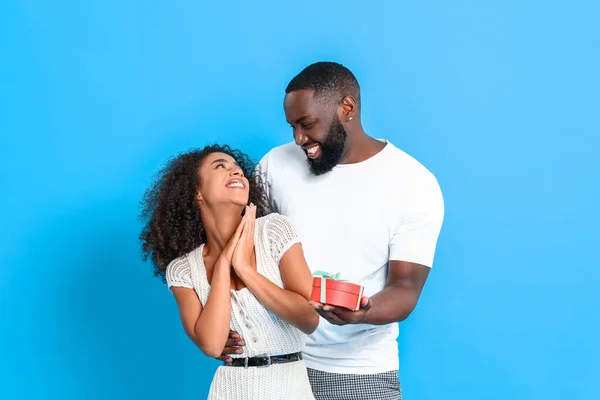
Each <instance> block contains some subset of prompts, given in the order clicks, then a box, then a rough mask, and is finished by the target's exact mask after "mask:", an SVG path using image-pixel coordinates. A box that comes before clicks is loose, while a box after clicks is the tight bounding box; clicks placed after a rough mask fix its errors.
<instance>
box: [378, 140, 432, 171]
mask: <svg viewBox="0 0 600 400" xmlns="http://www.w3.org/2000/svg"><path fill="white" fill-rule="evenodd" d="M387 146H390V147H389V149H388V155H389V157H388V158H387V160H388V162H390V163H393V164H395V165H394V166H395V167H396V168H399V169H400V171H401V172H400V173H402V174H407V175H410V176H413V177H419V178H428V179H431V178H433V179H435V176H434V174H433V172H432V171H430V170H429V168H427V167H426V166H425V165H424V164H423V163H422V162H421V161H419V160H417V158H416V157H414V156H413V155H411V154H409V153H408V152H406V151H404V150H402V149H400V148H399V147H397V146H395V145H394V144H393V143H391V142H390V141H387Z"/></svg>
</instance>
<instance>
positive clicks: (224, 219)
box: [201, 207, 243, 256]
mask: <svg viewBox="0 0 600 400" xmlns="http://www.w3.org/2000/svg"><path fill="white" fill-rule="evenodd" d="M242 210H243V207H235V208H232V207H228V208H227V209H219V210H207V211H206V212H203V213H202V214H201V218H202V223H203V224H204V232H205V233H206V245H205V248H206V253H205V254H206V255H213V254H214V255H216V256H218V255H220V254H221V252H222V251H223V249H224V248H225V246H227V243H229V240H230V239H231V237H232V236H233V234H234V232H235V230H236V229H237V227H238V226H239V224H240V222H241V221H242V215H241V214H242ZM217 216H218V217H217Z"/></svg>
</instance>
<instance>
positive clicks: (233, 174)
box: [141, 145, 319, 400]
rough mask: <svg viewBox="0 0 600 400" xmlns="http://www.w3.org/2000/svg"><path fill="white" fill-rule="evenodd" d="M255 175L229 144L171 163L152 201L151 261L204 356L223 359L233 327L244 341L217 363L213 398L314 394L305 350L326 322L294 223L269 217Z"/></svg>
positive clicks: (146, 237) (147, 230)
mask: <svg viewBox="0 0 600 400" xmlns="http://www.w3.org/2000/svg"><path fill="white" fill-rule="evenodd" d="M253 173H254V165H253V164H252V162H251V161H250V160H249V158H248V157H247V156H246V155H244V154H242V153H240V152H239V151H237V150H233V149H231V148H230V147H229V146H223V147H221V146H217V145H215V146H207V147H205V148H204V149H202V150H200V151H192V152H189V153H186V154H183V155H180V156H179V157H177V158H175V159H173V160H171V161H170V162H169V163H168V164H167V166H166V168H165V169H164V170H163V171H162V172H161V175H160V178H159V179H158V180H157V182H156V183H155V184H154V185H153V186H152V187H151V188H150V189H149V190H148V191H147V192H146V195H145V197H144V202H143V205H144V209H143V212H142V217H143V218H144V219H145V220H147V223H146V225H145V227H144V230H143V232H142V235H141V239H142V242H143V246H142V247H143V252H144V258H145V259H147V258H150V259H151V261H152V263H153V265H154V268H155V275H158V276H162V277H163V278H164V279H165V280H166V282H167V284H168V287H169V289H170V290H171V291H172V293H173V295H174V296H175V299H176V302H177V306H178V308H179V313H180V317H181V322H182V324H183V328H184V330H185V332H186V334H187V335H188V336H189V338H190V339H191V340H192V341H193V342H194V343H195V344H196V345H197V346H198V347H199V348H200V350H202V352H203V353H204V354H206V355H207V356H209V357H218V356H220V355H221V353H222V352H223V349H224V347H225V343H226V341H227V338H228V335H229V331H230V330H233V331H236V332H238V333H240V335H241V336H242V337H243V338H244V339H245V342H246V346H245V347H244V349H243V352H242V353H241V354H238V355H236V356H234V357H233V361H231V362H229V363H226V364H225V365H223V366H220V367H218V369H217V371H216V373H215V376H214V378H213V381H212V384H211V388H210V393H209V399H247V400H257V399H283V398H289V399H302V400H306V399H314V397H313V395H312V392H311V388H310V383H309V381H308V376H307V372H306V366H305V364H304V361H302V356H301V353H300V352H301V350H302V348H303V346H304V342H305V337H306V336H305V335H306V334H310V333H312V332H313V331H314V330H315V329H316V327H317V325H318V322H319V317H318V314H317V313H316V312H315V311H314V310H313V309H312V308H311V307H310V306H309V304H308V299H309V298H310V292H311V289H312V277H311V273H310V270H309V269H308V266H307V264H306V261H305V259H304V255H303V252H302V248H301V245H300V242H299V240H298V237H297V236H296V232H295V231H294V227H293V226H292V224H291V223H290V220H289V219H288V218H286V217H284V216H282V215H279V214H275V213H272V214H269V213H268V211H267V210H268V207H267V204H268V201H267V199H266V196H265V194H264V191H263V186H262V185H261V183H260V180H259V179H258V178H257V177H256V176H253ZM257 217H258V218H257ZM261 367H263V368H261Z"/></svg>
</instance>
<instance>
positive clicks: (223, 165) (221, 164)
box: [215, 163, 225, 169]
mask: <svg viewBox="0 0 600 400" xmlns="http://www.w3.org/2000/svg"><path fill="white" fill-rule="evenodd" d="M217 168H225V164H223V163H219V164H217V166H216V167H215V169H217Z"/></svg>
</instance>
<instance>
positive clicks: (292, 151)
mask: <svg viewBox="0 0 600 400" xmlns="http://www.w3.org/2000/svg"><path fill="white" fill-rule="evenodd" d="M299 155H300V156H301V155H302V149H300V147H299V146H298V145H296V143H294V142H289V143H286V144H282V145H279V146H276V147H273V148H272V149H271V150H269V152H268V153H267V154H265V156H264V157H263V159H265V158H268V159H269V161H276V162H279V161H283V160H287V159H288V158H289V157H292V158H298V157H299Z"/></svg>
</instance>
